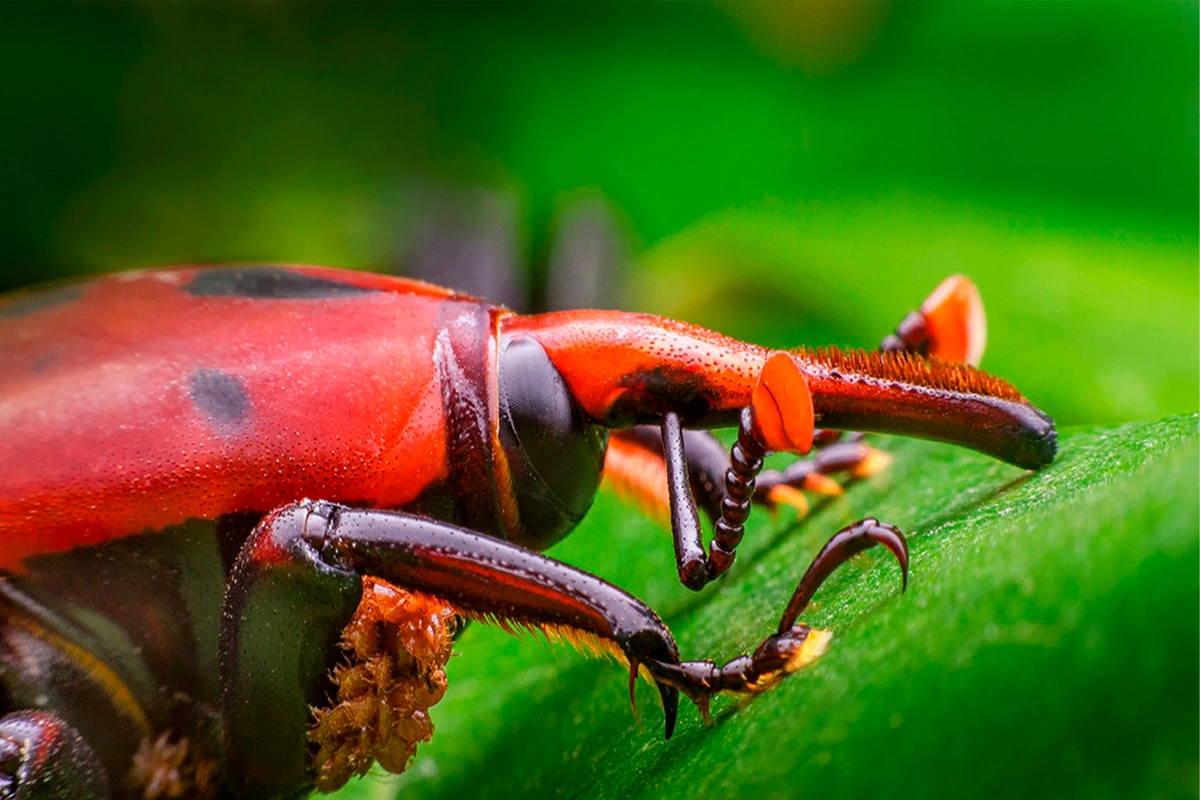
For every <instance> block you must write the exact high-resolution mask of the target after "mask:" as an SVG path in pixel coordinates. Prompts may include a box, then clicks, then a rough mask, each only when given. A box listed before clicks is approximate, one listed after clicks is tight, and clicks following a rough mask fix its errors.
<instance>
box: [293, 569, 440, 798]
mask: <svg viewBox="0 0 1200 800" xmlns="http://www.w3.org/2000/svg"><path fill="white" fill-rule="evenodd" d="M455 625H456V617H455V611H454V609H453V608H451V607H450V606H448V605H446V603H444V602H442V601H440V600H437V599H436V598H432V597H429V596H427V595H421V594H414V593H411V592H406V591H404V590H402V589H398V588H396V587H395V586H392V585H390V584H387V583H384V582H383V581H379V580H375V579H372V578H364V579H363V596H362V601H361V602H360V603H359V606H358V610H357V611H356V612H355V614H354V617H353V618H352V619H351V620H350V624H349V625H347V626H346V629H345V631H343V633H342V643H341V647H342V649H343V650H345V651H346V654H347V661H346V663H345V664H342V665H340V666H338V667H337V668H335V669H334V671H333V682H334V685H335V686H336V687H337V699H336V702H334V703H332V704H331V705H330V706H329V707H327V708H316V709H313V716H314V724H313V727H312V730H311V731H310V732H309V741H310V742H312V743H313V744H314V745H315V746H316V748H317V754H316V757H315V758H314V760H313V764H314V773H315V777H316V783H317V789H318V790H320V791H322V792H332V791H335V790H337V789H340V788H341V787H342V786H343V785H344V784H345V783H346V781H348V780H350V778H352V777H353V776H355V775H359V776H361V775H365V774H366V773H367V770H369V769H370V768H371V765H372V764H374V763H375V762H376V761H378V762H379V765H380V766H381V767H383V768H384V769H385V770H387V771H388V772H395V773H398V772H403V771H404V770H405V769H407V768H408V765H409V762H410V761H412V758H413V756H414V755H415V754H416V752H417V744H418V743H419V742H427V741H429V739H430V737H432V736H433V724H432V723H431V722H430V720H429V714H428V710H429V708H430V707H431V706H433V705H434V704H436V703H437V702H438V701H439V700H441V699H442V695H443V694H445V692H446V672H445V666H446V662H447V661H448V660H449V658H450V646H451V644H452V641H451V640H452V637H453V634H454V629H455Z"/></svg>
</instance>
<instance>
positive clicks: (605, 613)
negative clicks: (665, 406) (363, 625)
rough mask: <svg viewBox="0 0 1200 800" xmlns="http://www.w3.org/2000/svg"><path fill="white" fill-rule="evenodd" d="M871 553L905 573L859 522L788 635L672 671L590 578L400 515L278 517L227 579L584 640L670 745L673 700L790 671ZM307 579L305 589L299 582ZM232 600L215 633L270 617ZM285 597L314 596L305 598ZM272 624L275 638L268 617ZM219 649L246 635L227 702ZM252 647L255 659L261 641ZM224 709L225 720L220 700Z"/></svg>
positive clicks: (641, 607)
mask: <svg viewBox="0 0 1200 800" xmlns="http://www.w3.org/2000/svg"><path fill="white" fill-rule="evenodd" d="M672 436H673V434H672ZM877 542H881V543H883V544H885V545H886V546H887V547H888V548H889V549H891V550H892V551H893V552H894V553H896V555H897V557H898V558H899V559H900V561H901V565H902V566H905V567H906V566H907V550H906V549H905V546H904V538H903V537H902V536H900V534H899V532H898V531H895V529H894V528H890V527H889V526H880V525H878V523H876V522H875V521H874V520H864V521H863V522H861V523H858V524H857V525H855V526H851V527H850V528H847V529H845V530H843V531H841V532H840V533H838V534H837V536H835V537H834V538H833V539H832V540H830V543H829V544H827V545H826V546H825V548H824V549H823V550H822V551H821V554H820V555H818V556H817V559H816V560H815V561H814V562H813V564H812V566H810V567H809V569H808V571H807V572H806V573H805V577H804V579H803V580H802V581H801V583H800V586H799V587H798V588H797V590H796V594H795V596H793V598H792V602H791V603H790V604H789V605H788V611H787V612H786V613H785V614H784V620H785V621H786V622H787V623H788V624H787V627H786V629H783V628H781V632H780V633H776V634H775V635H773V636H771V637H769V638H768V639H767V640H766V641H764V642H763V644H762V645H761V646H759V648H758V649H757V650H756V651H755V652H754V654H753V655H749V656H742V657H740V658H737V659H734V660H733V661H731V662H729V664H727V665H725V666H724V667H717V666H716V665H714V664H713V663H712V662H710V661H691V662H683V663H681V662H680V661H679V652H678V648H677V647H676V645H675V640H674V638H673V637H672V636H671V632H670V631H669V630H667V628H666V626H665V625H663V623H662V620H660V619H659V618H658V615H657V614H655V613H654V612H653V611H652V610H651V609H650V608H648V607H647V606H646V605H645V604H643V603H642V602H641V601H640V600H638V599H637V598H635V597H633V596H632V595H630V594H629V593H627V592H625V591H623V590H622V589H619V588H618V587H616V586H613V585H612V584H610V583H608V582H606V581H604V580H601V579H600V578H597V577H596V576H594V575H591V574H588V573H586V572H583V571H582V570H579V569H576V568H574V567H571V566H568V565H566V564H563V563H561V562H559V561H555V560H554V559H552V558H549V557H547V556H544V555H541V554H539V553H535V552H532V551H530V550H526V549H524V548H522V547H520V546H518V545H514V544H512V543H511V542H506V541H504V540H501V539H494V538H492V537H490V536H485V535H483V534H480V533H476V532H474V531H469V530H466V529H464V528H459V527H457V526H455V525H452V524H449V523H446V522H439V521H436V520H432V519H428V518H425V517H418V516H414V515H412V514H404V513H401V512H392V511H376V510H360V509H352V508H346V507H345V506H339V505H335V504H333V503H324V502H313V501H305V502H301V503H296V504H293V505H290V506H286V507H284V508H283V509H280V510H279V511H276V512H274V513H272V514H271V515H269V516H268V517H267V518H266V519H265V520H264V521H263V523H262V525H260V526H259V528H258V530H256V531H255V533H254V535H253V536H252V537H251V538H250V540H249V541H248V542H247V544H246V547H245V548H244V549H243V552H242V555H241V556H240V557H239V559H238V565H237V569H236V572H237V578H236V579H237V580H239V581H244V582H249V583H250V584H254V583H259V584H263V585H264V587H268V588H269V573H271V572H279V573H281V575H283V576H286V577H287V579H288V580H287V581H285V582H286V583H305V582H307V583H311V584H314V585H315V584H317V583H321V582H330V583H331V585H332V586H333V587H335V588H334V589H332V590H329V591H327V592H326V593H327V594H328V595H329V596H331V597H338V596H339V594H340V593H341V592H342V590H343V587H344V585H345V584H344V581H345V580H346V578H347V577H351V576H360V575H362V576H366V575H369V576H372V577H375V578H379V579H382V580H385V581H387V582H389V583H393V584H395V585H397V586H400V587H403V588H405V589H409V590H413V591H418V592H424V593H426V594H429V595H432V596H434V597H437V598H440V599H442V600H444V601H446V602H447V603H449V604H450V605H452V606H455V607H456V608H458V609H460V610H461V611H463V612H464V613H466V614H467V615H469V616H475V617H481V618H485V619H486V618H493V619H499V620H503V621H506V622H509V623H515V624H518V625H529V626H536V627H547V628H550V629H553V628H555V627H558V628H559V629H560V630H562V629H566V631H567V632H569V633H571V632H573V633H574V634H575V635H584V636H586V635H588V634H590V635H591V636H593V637H595V638H596V639H597V640H599V642H600V643H601V644H603V643H606V642H607V643H611V644H612V645H614V646H615V648H616V649H618V650H619V651H620V652H621V653H622V654H623V655H624V656H625V658H626V659H627V660H628V661H629V664H630V668H631V678H632V674H633V673H636V671H637V669H638V667H639V666H644V667H645V668H646V669H647V670H648V671H649V673H650V674H651V676H653V678H654V679H655V682H656V685H657V686H658V690H659V694H660V695H661V697H662V701H663V710H664V716H665V722H666V734H667V736H668V737H669V736H670V735H671V733H672V731H673V730H674V727H675V717H676V713H677V708H678V702H679V691H680V690H682V691H684V692H685V693H686V694H687V695H688V696H689V697H691V698H692V699H693V700H695V701H696V702H697V704H698V705H700V707H701V710H702V711H705V712H707V701H708V698H709V697H711V696H712V695H713V694H715V693H716V692H721V691H734V692H750V691H757V690H760V689H762V688H765V686H766V685H768V684H769V683H770V682H772V681H773V680H776V679H778V678H779V677H782V675H783V674H786V673H787V672H790V671H792V670H793V669H794V668H796V667H797V666H798V665H799V661H798V659H799V656H800V655H801V651H802V650H803V648H804V645H805V642H806V641H807V639H808V638H809V635H810V632H809V629H808V628H807V626H804V625H793V624H792V623H793V622H794V621H795V617H796V615H798V614H799V613H800V611H801V610H803V606H804V604H805V603H807V601H808V599H809V598H810V597H811V596H812V594H813V592H814V591H816V588H817V586H819V585H820V583H821V581H822V580H824V578H825V577H826V576H827V575H828V574H829V573H830V572H831V571H832V570H833V569H834V568H836V567H837V566H838V565H839V564H841V563H843V562H845V561H846V559H848V558H850V557H851V556H852V555H853V554H855V553H857V552H860V551H861V550H863V549H865V548H867V547H870V546H871V545H872V544H875V543H877ZM306 574H307V575H309V576H310V578H311V579H312V580H310V581H302V580H299V579H301V578H303V577H304V576H305V575H306ZM242 591H244V590H243V589H241V588H239V589H236V590H232V591H231V596H227V598H226V612H225V617H226V619H225V621H224V623H225V624H226V625H229V626H231V628H232V633H236V632H237V629H239V628H244V627H245V623H244V622H243V624H242V625H240V626H239V625H238V624H237V620H238V619H239V618H241V619H243V620H247V619H249V620H253V619H254V618H255V617H256V615H258V616H261V615H262V614H263V613H266V614H268V615H269V614H271V613H272V612H270V611H269V610H268V611H266V612H264V611H263V610H261V609H260V610H257V611H255V612H251V611H250V610H249V609H248V608H247V604H246V603H245V602H244V601H239V600H238V599H237V597H236V596H235V595H237V594H238V593H240V592H242ZM274 591H276V592H277V591H278V588H276V589H275V590H274ZM293 593H294V594H298V595H299V596H301V597H303V596H313V597H316V596H317V595H318V593H316V592H315V591H314V590H313V589H311V588H310V589H309V590H308V591H307V592H300V593H296V592H294V591H293ZM254 599H255V600H256V601H265V602H268V603H270V602H272V601H274V599H275V598H274V596H273V595H272V594H271V593H270V592H268V591H266V588H264V589H262V590H259V591H258V592H256V597H255V598H254ZM334 605H338V604H334ZM342 607H343V606H340V605H339V610H337V611H336V613H334V614H333V616H337V615H339V614H341V613H343V611H342V610H340V609H341V608H342ZM237 608H240V609H241V611H240V612H238V611H237V610H236V609H237ZM274 618H275V619H276V620H277V622H276V628H278V627H279V625H278V619H279V615H278V613H276V616H275V617H274ZM257 635H258V636H260V637H264V638H265V639H270V637H271V635H272V632H271V631H270V630H267V629H264V628H262V627H260V628H259V630H258V633H257ZM276 635H277V634H276ZM227 640H228V641H235V642H236V643H237V644H238V645H239V646H240V647H241V648H242V654H243V655H242V658H243V659H244V653H245V648H246V647H247V645H248V636H247V634H246V633H245V632H244V631H242V632H241V635H240V636H231V631H227V630H226V629H224V628H223V630H222V645H223V647H222V666H223V667H224V668H226V669H228V670H233V671H234V675H235V677H234V679H233V680H228V679H227V680H225V688H226V691H231V690H232V686H231V684H232V683H233V681H234V680H240V679H242V678H241V676H242V675H243V674H244V673H245V672H246V666H245V665H244V664H240V663H239V658H238V653H237V652H234V653H232V654H231V653H229V652H228V650H229V645H228V644H227ZM257 646H258V649H259V651H264V646H263V645H262V643H261V642H260V643H258V645H257ZM262 657H263V658H268V659H269V660H274V661H276V662H277V663H276V667H277V668H282V667H283V666H284V665H285V664H289V663H292V661H291V660H292V659H294V654H286V653H285V654H283V655H282V656H281V655H280V654H278V653H275V654H273V655H270V656H268V655H266V654H265V651H264V654H263V655H262ZM292 669H294V666H293V667H292ZM223 675H224V673H223ZM226 708H227V711H228V710H229V709H230V703H229V701H228V699H227V702H226ZM233 710H234V712H235V713H233V714H231V717H232V719H231V721H230V724H234V723H241V724H243V725H244V724H245V722H246V721H245V719H244V718H242V717H239V716H238V715H237V714H236V710H237V708H236V706H235V707H234V709H233Z"/></svg>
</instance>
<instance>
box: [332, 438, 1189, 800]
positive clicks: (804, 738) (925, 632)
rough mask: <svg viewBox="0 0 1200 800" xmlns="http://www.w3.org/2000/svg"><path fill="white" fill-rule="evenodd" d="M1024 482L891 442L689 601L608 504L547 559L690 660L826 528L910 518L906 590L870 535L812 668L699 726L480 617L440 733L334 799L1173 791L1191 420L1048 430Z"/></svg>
mask: <svg viewBox="0 0 1200 800" xmlns="http://www.w3.org/2000/svg"><path fill="white" fill-rule="evenodd" d="M1060 442H1061V449H1060V456H1059V458H1058V459H1057V460H1056V461H1055V463H1054V464H1053V465H1051V466H1050V467H1049V468H1047V469H1046V470H1044V471H1042V472H1040V473H1036V474H1034V473H1025V472H1021V471H1019V470H1017V469H1015V468H1013V467H1009V466H1005V465H1003V464H999V463H997V462H995V461H992V460H990V459H988V458H986V457H984V456H981V455H978V454H975V453H972V452H968V451H963V450H957V449H954V448H949V447H945V446H941V445H935V444H929V443H924V442H915V441H908V440H883V441H882V446H884V447H885V448H886V449H887V450H888V451H889V452H891V453H893V454H894V455H895V461H894V462H893V464H892V465H891V466H890V467H889V468H888V469H887V470H885V471H884V472H883V473H881V474H879V475H877V476H875V477H873V478H871V479H869V480H867V481H863V482H860V483H858V484H856V485H854V486H852V487H851V488H850V489H849V490H848V491H847V492H846V494H845V495H844V496H843V497H841V498H838V499H836V500H833V501H830V502H827V503H825V504H824V505H822V506H820V507H819V508H817V509H816V510H815V512H814V513H813V514H812V515H810V516H809V517H808V518H807V519H805V520H804V521H802V522H800V523H796V521H795V520H794V519H793V518H791V517H788V516H787V515H786V514H783V515H781V516H780V518H778V519H777V520H771V519H770V517H769V515H767V514H764V513H761V512H760V513H759V514H758V515H757V520H755V521H754V522H755V524H754V525H753V526H752V527H751V529H750V530H749V532H748V535H747V537H746V541H745V543H744V544H743V546H742V548H741V551H740V555H739V560H738V563H737V565H736V566H735V567H734V569H733V570H732V571H731V573H730V574H729V575H728V576H726V578H725V579H724V580H722V581H720V582H719V583H718V584H717V585H716V586H712V587H709V588H708V589H706V590H705V591H704V592H701V593H699V594H692V593H690V592H687V591H686V590H684V589H682V588H680V587H679V586H678V584H677V581H676V579H675V577H674V571H673V569H672V567H671V548H670V541H669V537H668V534H667V533H666V532H665V531H663V530H661V529H660V528H658V527H656V526H655V525H653V524H651V523H650V522H648V521H647V520H645V519H644V518H643V517H641V516H640V515H639V514H638V513H637V512H635V511H632V510H630V509H628V508H626V507H624V506H622V505H621V504H620V503H618V502H617V501H616V500H615V499H614V498H612V497H611V496H608V495H602V496H601V497H600V498H599V499H598V501H597V503H596V506H595V508H594V509H593V511H592V512H591V514H590V515H589V516H588V518H587V520H586V521H585V523H584V524H583V525H582V526H581V527H580V529H579V530H578V531H577V532H576V533H575V534H573V535H572V536H571V537H569V538H568V539H567V540H566V541H565V542H564V543H563V544H562V545H560V546H559V547H558V548H556V550H555V551H554V553H553V554H554V555H556V556H558V557H560V558H563V559H566V560H568V561H571V562H572V563H575V564H579V565H580V566H583V567H585V568H587V569H589V570H592V571H594V572H597V573H599V574H601V575H604V576H605V577H608V578H610V579H612V580H614V581H616V582H617V583H619V584H620V585H622V586H623V587H625V588H627V589H629V590H631V591H633V592H635V593H637V594H639V596H641V597H642V598H643V599H645V600H647V601H648V602H650V603H651V604H652V605H653V606H654V607H655V608H657V609H658V610H659V611H660V612H661V613H662V614H663V617H664V619H665V620H666V621H667V622H668V624H669V625H671V627H672V628H673V630H674V632H675V634H676V636H677V637H678V640H679V644H680V650H681V652H682V654H683V656H684V657H685V658H701V657H712V658H716V659H727V658H731V657H733V656H736V655H738V654H739V653H742V652H744V651H746V650H748V649H750V648H752V647H754V646H755V644H756V643H757V641H758V640H759V639H760V637H762V636H763V635H765V634H766V633H767V632H768V631H769V630H770V629H771V628H772V627H773V625H774V624H775V621H776V619H777V615H778V613H779V612H780V611H781V610H782V607H783V605H784V604H785V602H786V600H787V598H788V596H789V594H790V592H791V590H792V588H793V586H794V584H795V582H796V580H797V578H798V577H799V575H800V574H801V572H802V571H803V569H804V567H805V566H806V565H807V563H808V561H809V560H810V559H811V558H812V555H813V554H814V553H815V552H816V550H817V548H818V547H819V546H820V545H821V544H822V543H823V541H824V539H825V538H826V537H827V536H828V535H829V534H830V533H832V532H833V531H834V530H836V529H837V528H838V527H840V526H842V525H844V524H846V523H848V522H850V521H853V520H854V519H857V518H860V517H863V516H867V515H871V516H877V517H879V518H881V519H885V520H887V521H890V522H892V523H894V524H896V525H898V526H899V527H901V528H902V529H903V530H904V531H906V532H907V534H908V537H909V543H910V545H911V550H912V572H911V575H910V581H909V589H908V592H907V593H906V594H904V595H901V593H900V580H899V577H900V576H899V570H898V568H897V566H896V565H895V563H893V562H892V561H891V559H890V557H888V556H887V554H886V553H884V552H883V551H882V550H879V549H878V548H877V549H876V550H872V551H868V553H866V554H864V555H863V556H860V557H858V558H857V559H856V560H855V561H853V562H852V563H851V564H849V565H847V566H845V567H843V568H842V569H841V570H840V571H839V572H838V573H836V574H835V575H834V576H833V577H832V578H831V579H830V581H829V582H828V583H827V584H826V585H825V586H824V587H823V588H822V590H821V591H820V592H819V593H818V596H817V604H815V605H814V607H813V608H811V609H810V611H809V612H807V613H806V614H805V620H806V621H807V622H809V623H810V624H813V625H815V626H821V627H825V628H829V629H831V630H833V631H834V638H833V640H832V642H831V644H830V646H829V649H828V651H827V652H826V654H825V655H824V657H822V658H821V659H820V660H819V661H818V662H817V663H816V664H815V665H813V666H811V667H809V668H807V669H805V670H803V671H802V672H800V673H797V674H795V675H793V676H791V677H790V678H789V679H788V680H786V681H785V682H784V683H782V684H781V685H779V686H778V687H776V688H774V689H773V690H771V691H769V692H766V693H764V694H762V695H760V696H758V697H756V698H753V699H751V700H749V701H742V700H738V699H736V698H731V699H721V700H718V701H717V702H716V703H715V704H714V722H713V724H712V725H711V726H709V727H706V726H704V725H703V723H702V722H701V721H700V719H699V715H698V713H697V712H696V711H695V710H694V709H692V708H690V707H684V708H681V713H680V725H679V728H678V730H677V732H676V734H675V736H674V738H673V739H671V740H670V741H664V740H663V738H662V731H661V724H662V714H661V711H660V709H659V707H658V702H657V695H656V693H655V692H654V691H653V690H652V689H651V688H650V687H648V686H646V685H645V684H641V685H639V687H638V703H639V707H640V709H641V714H642V719H643V724H644V729H640V728H639V726H638V724H637V723H636V722H635V720H634V717H633V715H632V714H631V713H630V710H629V703H628V699H627V696H626V680H625V674H624V672H623V670H622V669H620V668H618V667H615V666H613V665H612V664H611V663H605V662H598V661H590V660H587V659H585V658H583V657H582V656H580V655H578V654H577V653H575V652H573V651H570V650H568V649H565V648H551V647H548V646H547V645H545V644H536V643H530V642H528V641H519V640H516V639H513V638H512V637H509V636H507V635H506V634H504V633H502V632H500V631H498V630H495V629H489V628H486V627H483V626H479V625H475V626H472V627H471V628H470V629H468V630H467V631H466V633H465V634H464V635H463V636H462V638H461V640H460V642H459V644H458V646H457V653H458V658H456V659H455V660H453V661H452V663H451V667H450V674H449V675H450V690H449V692H448V693H447V696H446V698H445V700H444V701H443V702H442V703H441V704H440V705H439V706H438V707H437V708H436V709H434V712H433V714H434V722H435V725H436V728H437V733H436V735H435V736H434V739H433V741H432V742H430V743H429V744H427V745H425V746H423V747H422V749H421V750H420V751H419V753H418V755H417V758H416V760H415V762H414V764H413V766H412V768H411V769H410V770H409V771H408V772H407V773H406V774H405V775H403V776H401V777H399V778H384V777H381V776H374V775H373V776H370V777H368V778H367V779H366V780H365V781H363V782H361V783H359V784H357V785H354V786H351V787H348V788H347V790H346V791H345V793H344V795H343V796H345V797H377V798H382V797H392V796H395V795H396V794H397V793H398V794H399V795H400V796H403V797H405V798H440V797H479V798H487V797H511V796H515V795H521V796H531V797H551V796H561V797H585V798H593V797H602V798H618V797H619V798H623V799H626V800H630V799H632V798H697V797H699V798H704V797H731V796H740V797H755V798H761V797H801V796H808V797H879V796H887V795H891V794H893V793H895V794H901V795H904V796H908V797H943V796H947V797H961V796H968V795H970V796H978V795H997V796H1004V797H1013V796H1016V797H1020V796H1026V795H1036V796H1047V797H1057V796H1081V797H1091V798H1097V797H1134V796H1137V797H1180V796H1183V797H1187V796H1196V793H1197V775H1198V771H1197V751H1198V748H1200V738H1198V734H1197V728H1196V708H1197V705H1198V703H1200V697H1198V691H1197V689H1198V686H1200V675H1198V672H1197V669H1198V668H1197V664H1198V663H1200V654H1198V642H1200V620H1198V615H1197V605H1198V600H1200V585H1198V584H1200V578H1198V575H1200V546H1198V541H1197V535H1196V534H1197V529H1198V525H1200V523H1198V502H1197V486H1198V482H1200V476H1198V474H1197V472H1198V467H1197V465H1198V457H1200V449H1198V438H1197V417H1196V415H1187V416H1180V417H1174V418H1169V419H1166V420H1163V421H1161V422H1157V423H1136V424H1128V425H1123V426H1120V427H1106V428H1084V429H1073V430H1067V431H1063V432H1062V433H1061V436H1060Z"/></svg>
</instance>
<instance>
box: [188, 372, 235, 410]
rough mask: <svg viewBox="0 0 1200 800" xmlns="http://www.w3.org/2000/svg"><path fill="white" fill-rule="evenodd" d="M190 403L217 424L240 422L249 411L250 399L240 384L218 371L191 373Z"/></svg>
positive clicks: (226, 373)
mask: <svg viewBox="0 0 1200 800" xmlns="http://www.w3.org/2000/svg"><path fill="white" fill-rule="evenodd" d="M190 394H191V396H192V402H193V403H195V404H196V406H197V407H198V408H200V410H202V411H204V412H205V413H207V414H208V415H209V416H210V417H212V418H213V419H214V420H216V421H218V422H240V421H241V420H243V419H244V418H245V417H246V414H247V413H248V412H249V411H250V398H249V397H247V396H246V389H245V387H243V386H242V382H241V381H239V380H238V379H237V378H235V377H234V376H232V375H230V374H229V373H228V372H224V371H222V370H219V369H200V370H196V371H195V372H193V373H192V381H191V387H190Z"/></svg>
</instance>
